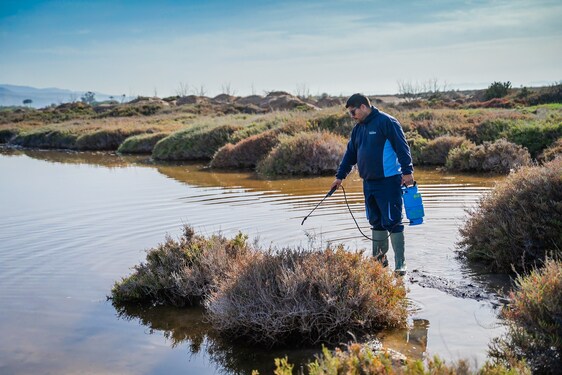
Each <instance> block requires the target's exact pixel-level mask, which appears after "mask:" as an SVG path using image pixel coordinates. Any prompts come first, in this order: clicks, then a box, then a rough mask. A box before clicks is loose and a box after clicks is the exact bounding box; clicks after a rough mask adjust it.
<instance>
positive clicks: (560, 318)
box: [490, 259, 562, 374]
mask: <svg viewBox="0 0 562 375" xmlns="http://www.w3.org/2000/svg"><path fill="white" fill-rule="evenodd" d="M502 315H503V317H504V318H505V320H506V325H507V332H506V334H505V335H504V336H503V337H500V338H497V339H495V340H494V341H493V342H492V344H491V345H490V355H491V356H492V357H494V358H496V359H497V360H498V361H500V362H502V363H506V362H513V360H519V359H522V358H524V359H525V360H526V361H527V363H528V364H529V365H530V367H531V368H532V369H533V371H534V372H535V373H537V374H558V373H560V372H559V371H560V369H562V262H561V261H560V260H559V261H555V260H553V259H549V260H547V261H546V262H545V264H544V267H543V268H535V269H533V270H532V271H531V273H529V274H528V275H527V276H521V275H519V276H518V277H517V280H516V289H515V291H513V292H511V294H510V297H509V304H508V305H507V306H506V307H505V308H504V310H503V312H502Z"/></svg>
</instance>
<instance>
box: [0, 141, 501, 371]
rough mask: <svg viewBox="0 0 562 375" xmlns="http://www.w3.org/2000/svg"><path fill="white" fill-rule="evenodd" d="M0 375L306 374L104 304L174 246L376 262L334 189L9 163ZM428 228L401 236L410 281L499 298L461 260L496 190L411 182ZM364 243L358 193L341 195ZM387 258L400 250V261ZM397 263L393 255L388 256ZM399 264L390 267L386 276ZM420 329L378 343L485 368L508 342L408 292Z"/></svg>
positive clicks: (140, 163) (146, 166) (458, 311)
mask: <svg viewBox="0 0 562 375" xmlns="http://www.w3.org/2000/svg"><path fill="white" fill-rule="evenodd" d="M0 176H1V177H0V207H1V208H2V209H1V211H0V301H1V302H0V330H1V332H2V339H1V340H0V373H2V374H4V373H53V374H61V373H76V372H87V373H103V374H107V373H119V374H123V373H125V374H126V373H134V374H163V373H179V372H182V373H193V374H215V373H249V372H250V371H251V369H252V368H256V369H261V373H268V372H270V371H271V367H272V365H273V358H275V357H280V356H284V354H288V355H289V359H290V360H292V361H295V362H299V361H301V362H306V361H307V360H308V359H310V358H311V357H312V355H313V354H314V353H316V352H317V350H318V348H310V349H306V350H304V349H299V350H283V351H278V352H270V351H268V350H265V349H260V348H245V347H243V346H240V345H234V346H233V345H230V344H229V343H225V342H223V341H221V340H220V339H219V338H218V337H217V336H216V334H214V333H213V331H212V329H211V327H209V326H208V325H207V324H206V323H205V320H204V319H203V317H204V312H203V311H202V310H201V309H182V310H179V309H171V308H158V309H149V310H146V309H144V310H143V309H139V308H130V309H127V311H116V310H115V308H114V307H113V306H112V305H111V303H110V302H108V301H107V300H106V296H107V295H108V294H110V290H111V287H112V285H113V283H114V282H115V281H116V280H119V279H120V278H121V277H123V276H126V275H127V274H129V273H130V272H131V267H133V266H134V265H136V264H138V263H139V262H141V261H143V260H144V259H145V250H147V249H149V248H151V247H154V246H155V245H157V244H158V243H160V242H162V241H164V238H165V235H167V234H168V235H170V236H172V237H177V236H179V235H180V233H181V230H182V226H183V225H184V224H190V225H192V226H193V227H194V228H195V230H196V231H197V232H198V233H201V234H206V235H209V234H212V233H216V232H218V231H220V232H222V233H223V234H225V235H226V236H229V237H230V236H233V235H234V234H236V233H237V232H238V231H242V232H244V233H246V234H248V235H249V236H250V238H252V239H254V238H258V239H259V241H260V243H262V244H263V245H264V246H269V245H272V246H277V247H284V246H308V245H309V243H311V242H313V243H317V244H318V243H322V244H325V243H327V242H334V243H340V242H343V243H345V244H346V246H347V247H348V248H349V250H350V251H355V250H362V249H368V248H369V247H370V245H369V243H368V241H367V240H366V239H363V238H362V237H361V236H360V234H359V232H358V231H357V228H356V227H355V224H354V223H353V220H352V219H351V217H350V214H349V212H348V210H347V207H346V205H345V201H344V198H343V195H342V192H341V191H338V192H336V193H335V194H334V195H333V196H332V197H331V198H329V199H328V200H326V201H325V202H324V203H323V204H322V205H321V206H320V207H319V208H318V209H317V210H316V211H315V212H314V214H313V215H312V216H310V217H309V218H308V219H307V221H306V222H305V223H304V225H303V226H301V221H302V219H303V217H304V216H305V215H306V214H307V213H308V212H309V211H310V210H311V209H312V208H313V207H314V206H315V205H316V203H317V202H318V201H319V200H320V199H321V198H322V197H323V196H324V195H325V194H326V192H327V190H328V189H329V186H330V184H331V182H332V180H333V178H332V177H321V178H302V179H290V180H288V179H279V180H263V179H258V178H256V176H255V175H253V174H252V173H247V172H229V173H224V172H216V171H210V170H206V169H203V168H201V165H197V164H190V165H170V164H168V165H158V164H153V163H151V162H150V161H149V160H147V159H146V158H145V157H126V158H125V157H119V156H116V155H110V154H105V153H98V154H96V153H63V152H56V151H13V150H2V151H1V152H0ZM416 179H417V181H418V184H419V186H420V192H421V193H422V194H423V198H424V206H425V211H426V220H425V223H424V224H423V225H421V226H415V227H406V241H407V245H406V246H407V247H406V256H407V262H408V266H409V268H410V270H414V269H416V270H418V271H419V272H421V273H425V274H430V275H438V276H439V277H442V278H445V279H447V280H450V282H451V283H452V284H453V285H454V284H455V283H456V284H459V285H462V284H466V283H472V284H474V285H479V286H480V287H482V288H488V289H490V288H492V286H491V285H492V284H490V279H489V278H486V277H483V276H481V275H478V274H477V273H476V272H475V271H473V270H470V269H468V268H467V267H465V266H463V265H462V263H461V262H460V261H459V260H458V259H457V258H456V257H455V254H454V249H455V245H454V243H455V241H456V240H457V239H458V227H459V225H460V224H461V223H462V220H463V218H464V217H465V210H466V209H467V208H470V207H473V206H474V205H475V203H476V202H477V201H478V199H479V197H480V196H481V195H482V194H483V193H484V192H486V191H487V190H488V189H489V188H490V187H491V186H493V185H494V183H495V179H494V178H485V177H475V176H462V175H454V174H451V175H448V174H443V173H439V172H436V171H431V170H427V171H422V170H419V171H417V172H416ZM344 186H345V188H346V192H347V196H348V199H349V203H350V207H351V209H352V211H353V213H354V215H355V217H356V218H357V220H358V222H359V224H360V225H361V227H362V228H363V230H364V231H365V232H367V233H368V223H367V222H366V220H365V218H364V210H363V203H362V193H361V181H360V180H359V178H358V177H357V175H351V176H350V177H348V179H346V181H345V184H344ZM391 251H392V250H391ZM389 255H390V258H391V259H392V257H393V255H392V254H389ZM391 264H392V262H391ZM407 285H408V287H409V289H410V291H409V294H408V296H409V298H410V299H411V300H412V304H413V306H414V307H415V311H414V312H413V314H412V320H411V323H412V325H414V329H412V330H410V331H407V330H402V331H395V332H383V333H382V334H381V338H382V339H383V341H384V342H385V344H386V345H388V346H390V347H393V348H396V349H397V350H401V351H403V352H405V353H407V354H409V355H412V356H413V357H417V358H420V357H421V356H422V354H423V353H427V354H429V355H433V354H439V355H440V356H442V357H443V358H445V359H447V360H454V359H458V358H468V359H470V360H474V361H476V362H478V363H480V364H482V363H483V361H484V360H485V357H486V349H487V345H488V343H489V341H490V340H491V338H493V337H496V336H498V335H500V334H501V333H502V332H503V330H502V328H501V327H500V326H499V325H498V319H497V313H498V311H497V305H496V304H495V303H493V301H490V300H481V301H477V300H474V299H463V298H458V297H454V296H452V295H451V294H449V293H445V292H443V291H440V290H436V289H434V288H423V287H420V286H419V285H418V283H416V282H408V283H407Z"/></svg>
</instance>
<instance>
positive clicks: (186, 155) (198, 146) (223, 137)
mask: <svg viewBox="0 0 562 375" xmlns="http://www.w3.org/2000/svg"><path fill="white" fill-rule="evenodd" d="M239 129H241V126H235V125H221V126H215V127H212V126H201V127H192V128H188V129H185V130H181V131H178V132H176V133H173V134H170V135H169V136H168V137H166V138H164V139H162V140H160V141H159V142H158V143H156V145H155V146H154V149H153V151H152V156H153V157H154V158H155V159H159V160H211V158H212V157H213V155H214V154H215V152H217V150H218V149H219V148H221V147H222V146H224V145H225V144H227V143H228V142H229V141H230V137H231V136H232V134H233V133H234V132H236V131H237V130H239Z"/></svg>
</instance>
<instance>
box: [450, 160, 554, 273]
mask: <svg viewBox="0 0 562 375" xmlns="http://www.w3.org/2000/svg"><path fill="white" fill-rule="evenodd" d="M470 214H471V216H470V218H469V219H468V221H467V222H466V223H465V224H464V225H463V226H462V227H461V229H460V234H461V236H462V239H461V241H460V242H459V244H460V245H461V246H463V247H464V248H463V249H462V250H461V255H464V256H466V257H467V258H468V259H469V260H474V261H479V262H483V263H485V264H487V265H488V267H489V268H490V269H491V270H493V271H502V272H511V271H512V270H513V269H515V270H516V271H518V272H522V271H525V270H529V269H530V268H531V267H532V266H534V265H535V264H538V265H540V264H542V262H544V261H545V259H546V257H547V256H548V255H550V256H551V257H553V258H555V259H559V258H560V257H561V256H562V252H561V249H562V159H556V160H554V161H551V162H549V163H547V164H545V165H544V166H542V167H526V168H522V169H520V170H519V171H518V172H516V173H512V174H511V175H509V176H508V177H507V178H506V179H505V180H504V181H502V182H501V183H499V184H498V185H497V186H496V187H495V188H494V189H493V190H492V191H491V192H490V193H489V194H488V195H486V196H485V197H483V198H482V200H481V201H480V203H479V205H478V207H477V208H475V209H474V210H473V211H471V212H470Z"/></svg>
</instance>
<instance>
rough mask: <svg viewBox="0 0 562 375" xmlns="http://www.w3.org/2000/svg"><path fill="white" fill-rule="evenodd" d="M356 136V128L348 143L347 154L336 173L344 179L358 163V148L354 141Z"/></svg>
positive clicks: (337, 176)
mask: <svg viewBox="0 0 562 375" xmlns="http://www.w3.org/2000/svg"><path fill="white" fill-rule="evenodd" d="M354 138H355V128H354V129H353V131H352V132H351V137H350V138H349V142H348V143H347V149H346V150H345V154H344V155H343V159H342V161H341V163H340V167H339V168H338V172H337V173H336V178H339V179H340V180H343V179H344V178H346V177H347V175H348V174H349V172H351V168H353V166H354V165H355V164H357V149H356V148H355V142H354V141H353V140H354Z"/></svg>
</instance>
